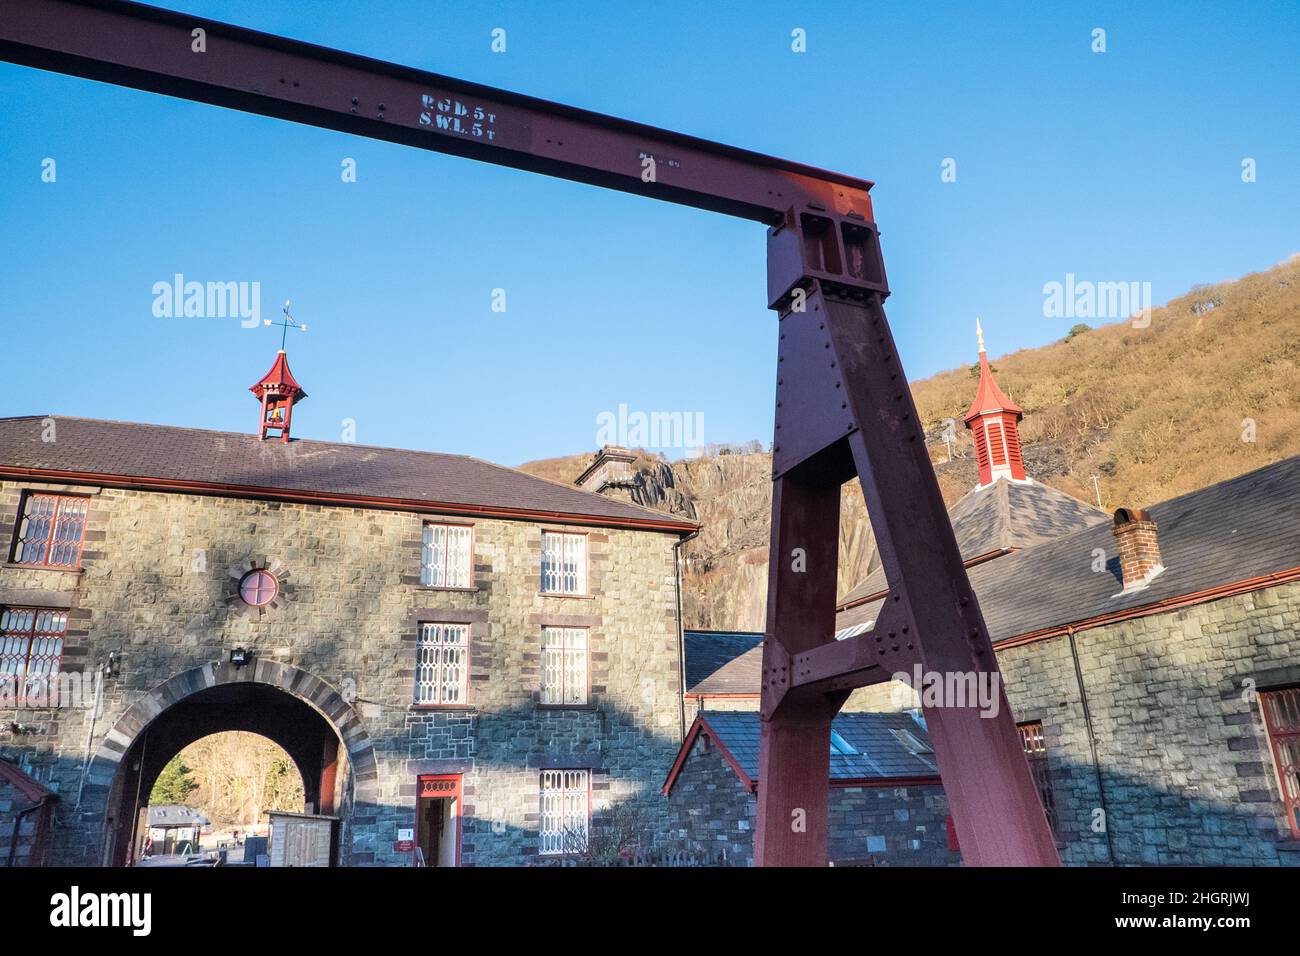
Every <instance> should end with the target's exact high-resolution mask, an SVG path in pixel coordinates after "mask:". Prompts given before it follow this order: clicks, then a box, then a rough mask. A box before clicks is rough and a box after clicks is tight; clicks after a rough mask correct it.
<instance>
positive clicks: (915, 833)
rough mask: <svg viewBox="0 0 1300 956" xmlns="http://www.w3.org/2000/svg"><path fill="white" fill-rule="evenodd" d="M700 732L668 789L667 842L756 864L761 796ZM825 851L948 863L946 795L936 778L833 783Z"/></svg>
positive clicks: (848, 857) (850, 858) (842, 860)
mask: <svg viewBox="0 0 1300 956" xmlns="http://www.w3.org/2000/svg"><path fill="white" fill-rule="evenodd" d="M706 740H707V737H706V735H704V734H701V735H700V736H699V737H697V738H696V740H695V743H694V745H693V746H692V747H691V751H690V753H689V754H688V755H687V757H686V760H685V761H684V762H683V764H682V769H681V771H680V772H679V773H678V775H677V778H676V780H675V781H674V784H673V789H672V791H671V792H670V793H669V795H668V801H667V802H668V808H669V813H668V821H667V830H666V832H665V835H664V841H665V842H666V843H667V845H668V846H669V847H670V848H672V849H676V850H685V851H690V852H695V853H704V854H708V855H709V856H710V857H711V858H713V859H714V860H722V859H725V860H726V861H728V862H729V863H730V865H733V866H752V865H753V859H754V826H755V817H756V815H757V811H758V798H757V797H756V796H755V795H754V794H752V793H750V792H749V790H748V789H747V788H746V787H745V785H744V783H743V782H742V781H741V779H740V777H739V776H737V775H736V772H735V770H734V769H733V768H732V767H731V765H730V764H729V763H728V762H727V760H726V759H725V758H724V757H723V756H722V754H721V752H720V751H719V750H718V749H717V748H716V747H712V746H708V745H707V743H706ZM828 814H829V817H828V819H829V831H830V832H829V833H828V835H827V857H828V859H829V860H830V861H831V862H832V863H838V864H839V865H869V866H950V865H955V864H957V863H959V862H960V856H959V854H957V853H956V852H954V851H952V850H950V849H948V831H947V827H946V823H945V821H946V820H947V817H948V801H947V798H946V797H945V796H944V792H943V788H942V787H940V786H939V785H938V784H932V785H923V786H907V787H876V786H871V787H865V786H856V787H855V786H834V787H831V791H830V804H829V808H828Z"/></svg>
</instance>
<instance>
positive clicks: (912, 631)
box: [0, 0, 1057, 865]
mask: <svg viewBox="0 0 1300 956" xmlns="http://www.w3.org/2000/svg"><path fill="white" fill-rule="evenodd" d="M0 60H6V61H9V62H13V63H18V64H23V65H26V66H31V67H35V68H38V69H44V70H51V71H54V72H58V73H66V74H69V75H72V76H79V77H83V78H87V79H93V80H100V81H103V82H107V83H115V84H118V85H121V86H127V87H132V88H135V89H141V90H148V91H152V92H156V93H163V94H166V95H169V96H178V97H182V98H185V99H190V100H195V101H197V102H204V103H211V104H214V105H217V106H223V107H227V108H230V109H237V110H243V111H246V112H249V113H256V114H260V115H264V116H271V117H277V118H280V119H285V120H289V121H292V122H297V123H306V124H310V125H313V126H319V127H323V128H327V129H334V130H339V131H342V132H346V133H351V134H354V135H358V136H366V137H370V138H373V139H382V140H387V141H389V142H395V143H401V144H403V145H406V146H412V147H415V148H418V149H426V150H432V151H435V152H442V153H449V154H452V155H458V156H465V157H468V158H471V159H478V160H482V161H484V162H490V163H495V164H498V165H502V166H510V167H514V168H516V169H524V170H530V171H533V172H538V173H543V174H545V175H549V176H557V177H561V178H565V179H571V180H574V181H577V182H584V183H589V184H592V185H596V186H601V187H603V188H607V189H618V190H623V191H625V192H632V193H637V194H639V195H644V196H647V197H650V198H653V199H659V200H662V201H665V202H673V203H678V204H681V205H686V206H693V207H696V208H699V209H707V210H711V211H714V212H720V213H723V214H726V215H731V216H739V217H741V218H745V219H751V220H754V221H757V222H762V223H765V224H767V225H768V226H770V227H771V231H770V233H769V246H768V302H769V305H770V306H771V307H772V308H774V309H776V310H777V311H778V313H779V314H780V316H781V320H780V343H779V349H780V363H779V372H778V378H777V417H776V422H777V424H776V428H777V431H776V439H775V443H774V444H775V448H774V462H773V480H774V482H775V486H774V494H773V497H772V502H773V505H772V508H773V511H772V550H771V566H770V571H769V580H770V586H769V590H768V618H767V640H766V642H765V644H764V672H763V673H764V678H763V700H762V706H763V717H764V721H763V742H762V757H761V765H760V777H759V828H758V832H757V835H756V859H757V861H758V862H759V863H762V864H767V865H798V864H806V865H817V864H823V863H824V862H825V859H826V805H827V798H828V789H829V788H828V766H829V740H830V721H831V718H832V717H833V716H834V715H835V713H836V711H838V709H839V708H840V706H841V705H842V704H843V702H844V699H845V697H847V695H848V692H849V691H850V690H851V689H852V688H854V687H860V686H864V685H867V684H871V683H875V682H877V681H881V680H886V679H888V677H889V675H890V674H892V673H893V672H895V671H897V670H905V669H907V668H908V667H910V666H911V665H912V664H913V663H918V662H919V663H921V664H922V665H923V666H924V667H925V669H926V670H927V671H937V672H942V673H961V674H969V673H972V672H974V673H977V674H983V675H986V676H987V675H994V674H997V662H996V661H995V660H994V657H993V649H992V647H991V645H990V643H989V638H988V634H987V632H986V630H985V628H984V622H983V618H982V617H981V616H980V612H979V607H978V605H977V604H976V602H975V597H974V595H973V594H972V593H971V589H970V583H969V581H968V580H967V578H966V571H965V569H964V567H963V566H962V563H961V558H960V555H959V554H958V551H957V546H956V543H955V541H954V539H953V534H952V528H951V526H950V525H949V523H948V517H947V514H946V513H945V511H944V508H943V502H942V500H941V499H940V497H939V490H938V485H937V483H936V481H935V477H934V473H933V471H932V470H931V467H930V462H929V457H928V455H927V454H926V451H925V444H924V441H923V439H922V435H921V429H920V423H919V422H918V421H917V420H916V410H915V408H914V407H913V405H912V400H911V397H910V394H909V393H908V390H907V387H906V382H905V379H904V377H903V370H902V367H901V366H900V364H899V361H898V356H897V354H896V353H895V351H894V343H893V339H892V338H891V336H890V333H889V326H888V324H887V323H886V321H885V315H884V311H883V309H882V307H881V302H882V300H883V299H884V297H885V295H887V294H888V290H887V288H886V285H885V274H884V266H883V263H882V260H881V257H880V249H879V242H878V235H877V233H876V228H875V225H874V221H873V220H874V215H873V213H872V203H871V198H870V196H869V195H868V193H869V191H870V189H871V183H870V182H868V181H866V180H863V179H858V178H856V177H852V176H845V175H843V174H840V173H833V172H828V171H826V170H820V169H815V168H813V167H810V166H805V165H802V164H799V163H792V162H789V161H787V160H782V159H777V158H774V157H771V156H764V155H761V154H759V153H754V152H751V151H748V150H742V149H736V148H734V147H730V146H725V145H722V144H719V143H713V142H709V141H707V140H702V139H699V138H697V137H693V136H686V135H683V134H680V133H674V132H671V131H668V130H662V129H656V128H654V127H650V126H645V125H643V124H640V123H632V122H628V121H626V120H620V119H616V118H613V117H609V116H603V115H600V114H597V113H592V112H589V111H586V110H579V109H574V108H572V107H568V106H562V105H560V104H556V103H549V102H546V101H544V100H538V99H535V98H532V97H527V96H521V95H519V94H517V93H511V92H508V91H505V90H499V89H493V88H491V87H486V86H482V85H480V84H474V83H467V82H465V81H463V80H458V79H454V78H452V77H447V76H442V75H440V74H435V73H430V72H427V71H424V70H417V69H412V68H410V67H405V66H399V65H396V64H392V63H384V62H381V61H378V60H374V59H370V58H367V57H361V56H356V55H354V54H350V53H345V52H342V51H339V50H331V49H327V48H324V47H319V46H314V45H312V44H308V43H301V42H298V41H295V40H289V39H285V38H283V37H277V36H271V35H269V34H265V33H258V32H256V31H253V30H246V29H243V28H241V27H236V26H232V25H230V24H226V23H220V22H218V21H215V20H208V19H204V18H201V17H194V16H190V15H188V14H183V13H177V12H174V11H170V10H162V9H159V8H156V7H149V6H144V5H141V4H136V3H125V2H119V0H4V2H3V3H0ZM52 115H53V114H52ZM854 476H856V477H857V478H858V479H859V480H860V481H861V482H862V488H863V491H864V493H865V495H866V501H867V510H868V512H869V513H870V515H871V524H872V530H873V531H874V533H875V536H876V542H877V545H878V547H879V550H880V554H881V558H882V560H883V562H884V569H885V574H886V577H887V578H888V581H889V585H890V589H891V590H890V594H889V598H888V600H887V601H886V604H885V607H884V609H883V610H882V612H881V613H880V615H879V619H878V620H877V621H876V624H875V629H874V630H873V631H872V632H870V633H867V634H864V635H861V636H859V637H856V638H850V639H848V640H844V641H839V642H837V641H835V640H834V639H833V632H834V625H835V578H836V554H837V543H836V542H837V538H838V519H839V492H840V487H841V485H842V484H843V483H844V482H846V481H848V480H850V479H852V478H853V477H854ZM796 551H799V552H800V553H801V554H802V558H801V559H799V560H797V561H796V560H795V552H796ZM796 568H803V570H796ZM999 687H1000V683H999ZM1000 703H1001V706H1000V708H999V710H998V716H997V717H996V718H995V719H984V718H981V717H980V716H979V714H978V712H977V711H976V710H974V709H972V708H969V707H935V708H928V709H927V714H926V716H927V720H928V722H929V726H930V736H931V739H932V741H933V743H934V748H935V751H936V755H937V757H938V762H939V771H940V775H941V776H942V778H943V784H944V789H945V790H946V791H947V794H948V798H949V803H950V806H951V810H952V815H953V818H954V821H955V823H956V827H957V834H958V838H959V840H960V843H961V849H962V855H963V859H964V860H965V862H966V863H968V864H977V865H978V864H1031V865H1054V864H1056V863H1057V857H1056V852H1055V849H1054V846H1053V844H1052V839H1051V835H1050V831H1049V830H1048V826H1047V821H1046V818H1045V816H1044V814H1043V811H1042V808H1041V807H1040V806H1039V804H1038V796H1037V792H1036V791H1035V789H1034V786H1033V782H1032V780H1031V779H1030V776H1029V769H1028V765H1027V764H1026V762H1025V759H1024V756H1023V754H1022V753H1021V750H1020V745H1019V742H1018V739H1017V736H1016V732H1015V727H1014V725H1013V723H1012V718H1011V712H1010V710H1009V709H1008V708H1007V706H1006V698H1005V695H1003V696H1001V700H1000ZM795 821H797V823H796V822H795Z"/></svg>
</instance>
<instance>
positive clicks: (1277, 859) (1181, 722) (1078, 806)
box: [998, 584, 1300, 866]
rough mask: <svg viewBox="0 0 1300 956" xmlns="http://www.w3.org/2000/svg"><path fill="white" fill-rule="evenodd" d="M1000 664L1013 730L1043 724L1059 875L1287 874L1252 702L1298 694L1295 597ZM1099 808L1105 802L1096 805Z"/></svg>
mask: <svg viewBox="0 0 1300 956" xmlns="http://www.w3.org/2000/svg"><path fill="white" fill-rule="evenodd" d="M1075 643H1076V646H1077V648H1078V657H1079V664H1080V671H1081V672H1082V675H1083V686H1084V688H1085V689H1086V692H1087V699H1088V706H1089V709H1090V711H1091V716H1092V723H1093V729H1094V733H1095V736H1096V747H1097V755H1098V762H1099V764H1100V768H1101V788H1100V791H1099V789H1098V786H1097V771H1096V769H1095V767H1094V764H1093V761H1092V754H1091V750H1090V748H1089V743H1088V733H1087V724H1086V721H1085V718H1084V713H1083V706H1082V695H1081V694H1080V690H1079V681H1078V680H1077V678H1076V674H1075V668H1074V660H1073V656H1072V654H1071V650H1070V640H1069V638H1068V637H1057V638H1052V639H1050V640H1046V641H1039V642H1036V643H1032V644H1027V645H1023V646H1021V647H1012V648H1005V649H1002V650H1000V651H999V652H998V661H999V663H1000V664H1001V667H1002V671H1003V674H1004V675H1005V678H1006V681H1007V692H1008V696H1009V698H1010V701H1011V706H1012V709H1013V710H1014V711H1015V716H1016V720H1017V721H1030V720H1041V721H1042V723H1043V731H1044V737H1045V741H1046V744H1047V748H1048V761H1049V767H1050V771H1051V776H1052V788H1053V793H1054V796H1055V798H1056V804H1057V812H1058V816H1059V819H1060V825H1059V827H1058V829H1059V831H1060V832H1059V837H1060V839H1061V842H1062V844H1063V849H1062V856H1063V858H1064V860H1065V862H1067V863H1073V864H1086V863H1105V862H1107V861H1108V860H1110V859H1111V850H1110V848H1109V847H1108V842H1107V839H1106V832H1105V831H1104V830H1100V828H1099V827H1098V828H1097V829H1094V821H1098V823H1099V821H1100V820H1101V814H1100V811H1101V809H1102V807H1103V804H1104V807H1105V821H1106V824H1107V826H1106V829H1107V830H1108V831H1109V835H1110V841H1109V842H1110V845H1111V846H1113V858H1114V861H1115V862H1117V863H1119V864H1124V865H1131V864H1158V865H1190V866H1214V865H1235V866H1259V865H1279V864H1280V865H1295V864H1298V863H1300V853H1297V852H1296V851H1297V846H1296V844H1295V842H1294V841H1292V840H1291V839H1290V830H1289V828H1288V826H1287V823H1286V817H1285V813H1284V809H1283V803H1282V797H1281V794H1280V792H1279V789H1278V784H1277V777H1276V774H1275V771H1274V766H1273V759H1272V754H1271V752H1270V750H1269V744H1268V735H1267V733H1266V731H1265V729H1264V724H1263V718H1262V715H1261V712H1260V707H1259V702H1258V700H1257V698H1256V695H1255V694H1254V693H1253V690H1255V689H1259V690H1266V689H1268V688H1270V687H1277V686H1285V685H1294V684H1297V683H1300V584H1286V585H1281V586H1278V587H1273V588H1268V589H1265V590H1260V591H1254V592H1251V593H1249V594H1244V595H1238V596H1235V597H1227V598H1223V599H1220V600H1217V601H1210V602H1206V603H1204V604H1197V605H1193V606H1191V607H1187V608H1183V609H1180V610H1176V611H1171V612H1168V613H1165V614H1160V615H1154V616H1150V617H1143V618H1135V619H1133V620H1129V621H1122V622H1118V623H1115V624H1111V625H1108V626H1106V627H1100V628H1094V629H1092V630H1087V631H1083V632H1081V633H1079V634H1077V635H1075ZM1103 795H1104V798H1103Z"/></svg>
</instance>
